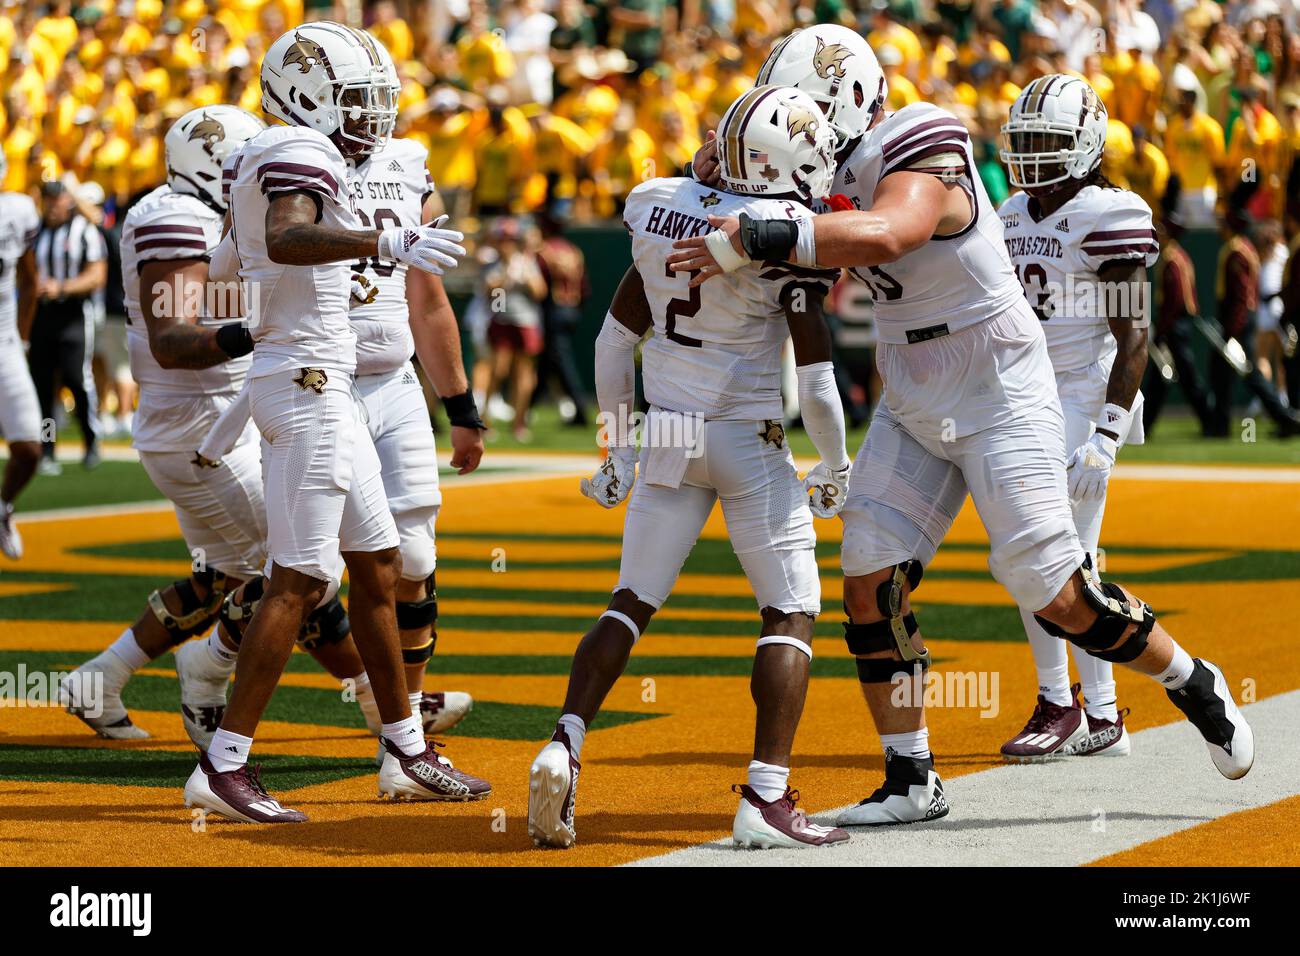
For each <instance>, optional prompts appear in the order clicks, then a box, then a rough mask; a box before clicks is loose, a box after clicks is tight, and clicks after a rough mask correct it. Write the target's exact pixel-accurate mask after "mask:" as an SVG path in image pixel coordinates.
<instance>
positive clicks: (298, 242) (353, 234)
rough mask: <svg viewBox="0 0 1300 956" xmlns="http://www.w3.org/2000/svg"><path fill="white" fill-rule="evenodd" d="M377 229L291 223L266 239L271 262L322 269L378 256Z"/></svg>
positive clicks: (270, 233)
mask: <svg viewBox="0 0 1300 956" xmlns="http://www.w3.org/2000/svg"><path fill="white" fill-rule="evenodd" d="M378 251H379V230H378V229H335V228H333V227H331V226H322V225H320V224H319V223H291V224H289V225H286V226H283V227H281V228H280V229H277V230H275V231H274V232H268V233H267V236H266V253H267V255H268V256H269V257H270V259H271V261H272V262H278V263H279V264H280V265H286V266H319V265H325V264H326V263H330V262H346V261H347V260H350V259H362V258H365V257H367V256H373V255H376V254H377V253H378Z"/></svg>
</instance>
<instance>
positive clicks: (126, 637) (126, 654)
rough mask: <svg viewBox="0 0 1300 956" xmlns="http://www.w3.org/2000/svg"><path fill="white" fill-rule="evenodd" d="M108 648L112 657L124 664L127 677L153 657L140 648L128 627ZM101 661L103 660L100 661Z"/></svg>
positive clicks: (133, 633)
mask: <svg viewBox="0 0 1300 956" xmlns="http://www.w3.org/2000/svg"><path fill="white" fill-rule="evenodd" d="M108 650H109V651H111V652H112V654H113V656H114V657H116V658H117V659H118V660H119V661H121V662H122V663H123V664H125V665H126V668H127V676H128V677H129V676H130V674H131V672H132V671H138V670H139V669H140V668H142V667H144V665H145V664H148V663H149V662H150V661H151V660H153V658H151V657H150V656H149V655H148V654H146V653H145V652H144V651H142V650H141V649H140V645H139V643H137V642H136V639H135V631H133V630H131V628H129V627H128V628H127V629H126V630H125V631H123V632H122V635H121V636H120V637H119V638H118V639H117V640H115V641H114V642H113V643H112V644H110V645H108ZM99 656H100V657H101V658H102V657H104V655H103V654H100V655H99ZM101 663H104V662H103V661H101ZM122 683H123V684H125V683H126V681H125V680H123V681H122Z"/></svg>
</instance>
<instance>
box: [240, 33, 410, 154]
mask: <svg viewBox="0 0 1300 956" xmlns="http://www.w3.org/2000/svg"><path fill="white" fill-rule="evenodd" d="M400 92H401V83H400V82H399V80H398V77H397V68H396V66H395V65H394V64H393V58H392V57H391V56H390V55H389V53H388V50H386V49H385V48H384V46H383V44H381V43H380V42H379V41H378V40H376V39H375V38H374V37H372V36H371V35H370V34H368V33H365V32H363V31H361V30H354V29H352V28H351V27H346V26H343V25H342V24H339V23H333V22H331V21H328V20H319V21H314V22H312V23H306V24H303V25H302V26H300V27H297V28H296V29H294V30H290V31H289V32H288V33H285V34H283V35H282V36H281V37H279V39H277V40H276V41H275V42H274V43H272V44H271V46H270V47H269V48H268V49H267V52H266V56H265V57H264V58H263V59H262V109H263V110H264V111H266V112H267V113H269V114H270V115H272V116H274V117H276V118H277V119H280V120H283V121H284V122H286V123H289V124H291V125H293V126H306V127H310V128H312V129H315V130H317V131H318V132H320V133H322V134H324V135H325V136H328V137H329V138H330V139H331V140H333V141H334V145H335V146H337V147H338V149H339V152H341V153H343V154H344V156H346V157H348V158H349V159H353V160H360V159H363V158H365V157H367V156H369V155H370V154H371V153H374V152H376V151H378V150H380V149H382V148H383V147H384V145H385V144H386V143H387V142H388V139H389V137H390V136H392V133H393V127H394V125H395V124H396V122H397V98H398V95H399V93H400Z"/></svg>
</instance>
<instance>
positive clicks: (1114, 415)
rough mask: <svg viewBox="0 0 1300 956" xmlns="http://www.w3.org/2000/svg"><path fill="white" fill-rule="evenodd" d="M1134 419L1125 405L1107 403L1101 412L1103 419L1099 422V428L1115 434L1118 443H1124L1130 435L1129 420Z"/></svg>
mask: <svg viewBox="0 0 1300 956" xmlns="http://www.w3.org/2000/svg"><path fill="white" fill-rule="evenodd" d="M1132 417H1133V413H1132V412H1130V411H1129V410H1128V409H1127V408H1125V407H1124V406H1123V405H1115V404H1113V403H1111V402H1107V403H1106V405H1105V406H1104V407H1103V408H1102V410H1101V418H1099V419H1098V420H1097V428H1099V429H1105V430H1106V431H1108V432H1113V433H1114V435H1115V438H1116V439H1117V440H1118V441H1123V440H1124V438H1125V436H1126V435H1128V427H1129V419H1131V418H1132Z"/></svg>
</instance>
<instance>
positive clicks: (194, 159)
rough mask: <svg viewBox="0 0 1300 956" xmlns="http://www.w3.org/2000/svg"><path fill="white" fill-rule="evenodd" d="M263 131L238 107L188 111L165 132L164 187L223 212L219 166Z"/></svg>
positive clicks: (262, 127) (260, 123) (204, 108)
mask: <svg viewBox="0 0 1300 956" xmlns="http://www.w3.org/2000/svg"><path fill="white" fill-rule="evenodd" d="M264 129H266V124H265V123H264V122H262V120H261V119H260V118H258V117H256V116H254V115H253V114H252V113H250V112H248V110H241V109H240V108H239V107H238V106H203V107H200V108H198V109H195V110H190V111H189V112H188V113H186V114H185V115H184V116H182V117H181V118H180V119H178V120H177V121H176V122H175V123H173V124H172V126H171V129H169V130H168V131H167V135H166V136H165V137H163V149H164V151H165V152H166V155H167V184H168V185H169V186H171V188H172V189H173V190H174V191H175V192H178V193H187V194H188V195H191V196H197V197H198V198H199V199H202V200H203V201H204V202H205V203H207V204H208V205H209V206H212V207H214V208H216V209H220V210H222V211H225V208H226V204H225V203H224V202H222V199H221V165H222V163H224V162H225V161H226V157H227V156H229V155H230V154H231V153H235V152H238V151H239V148H240V147H241V146H243V145H244V143H246V142H248V140H250V139H252V138H253V137H254V136H256V135H257V134H258V133H259V132H261V131H262V130H264Z"/></svg>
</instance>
